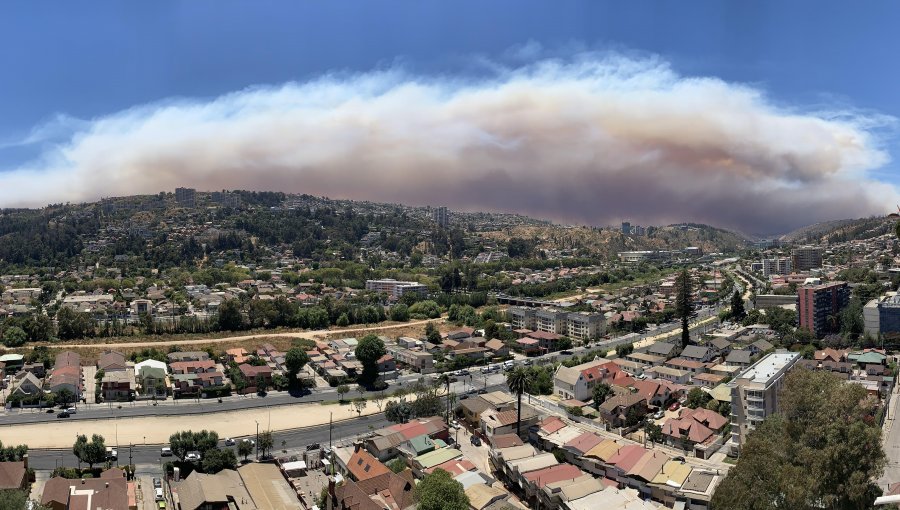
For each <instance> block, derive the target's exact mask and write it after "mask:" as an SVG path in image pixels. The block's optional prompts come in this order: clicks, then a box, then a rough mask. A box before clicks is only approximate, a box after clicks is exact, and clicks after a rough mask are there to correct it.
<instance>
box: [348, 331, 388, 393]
mask: <svg viewBox="0 0 900 510" xmlns="http://www.w3.org/2000/svg"><path fill="white" fill-rule="evenodd" d="M355 352H356V359H357V360H359V362H360V363H362V366H363V370H362V374H361V375H360V379H359V383H360V384H363V385H366V386H371V385H372V384H374V383H375V380H376V379H378V360H379V359H381V357H382V356H384V355H385V354H387V349H385V347H384V342H383V341H382V340H381V339H380V338H378V337H377V336H376V335H373V334H368V335H366V336H364V337H363V338H362V340H360V341H359V344H358V345H357V346H356V351H355Z"/></svg>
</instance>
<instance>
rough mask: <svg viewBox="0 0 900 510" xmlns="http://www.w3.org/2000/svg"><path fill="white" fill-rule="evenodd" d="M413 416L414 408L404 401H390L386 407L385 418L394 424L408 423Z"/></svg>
mask: <svg viewBox="0 0 900 510" xmlns="http://www.w3.org/2000/svg"><path fill="white" fill-rule="evenodd" d="M412 414H413V410H412V406H411V405H409V402H407V401H406V400H404V399H401V400H390V401H388V403H387V405H385V406H384V417H385V418H387V420H388V421H392V422H394V423H406V422H407V421H409V419H410V418H412Z"/></svg>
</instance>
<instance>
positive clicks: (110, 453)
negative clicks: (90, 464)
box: [106, 446, 119, 460]
mask: <svg viewBox="0 0 900 510" xmlns="http://www.w3.org/2000/svg"><path fill="white" fill-rule="evenodd" d="M118 458H119V452H118V451H117V450H116V449H115V448H112V447H109V446H107V447H106V460H116V459H118Z"/></svg>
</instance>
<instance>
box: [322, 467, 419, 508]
mask: <svg viewBox="0 0 900 510" xmlns="http://www.w3.org/2000/svg"><path fill="white" fill-rule="evenodd" d="M414 488H415V482H414V478H413V475H412V472H411V471H409V470H405V471H402V472H401V473H399V474H396V473H392V472H391V471H390V470H388V472H387V473H385V474H383V475H381V476H377V477H375V478H371V479H369V480H366V481H364V482H356V481H353V480H345V482H344V483H343V484H341V485H336V484H334V483H330V484H329V485H328V492H327V494H328V498H329V500H330V501H329V502H328V503H326V506H327V507H328V508H332V509H333V510H385V509H388V510H412V509H414V508H415V506H416V505H415V495H414Z"/></svg>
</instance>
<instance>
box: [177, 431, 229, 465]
mask: <svg viewBox="0 0 900 510" xmlns="http://www.w3.org/2000/svg"><path fill="white" fill-rule="evenodd" d="M218 444H219V434H217V433H216V432H213V431H208V430H201V431H200V432H193V431H190V430H184V431H181V432H176V433H174V434H172V435H171V436H169V446H170V447H171V448H172V455H175V456H176V457H178V458H179V459H181V460H184V458H185V457H186V456H187V454H188V452H192V451H198V452H200V453H201V454H204V453H206V452H207V451H209V450H212V449H213V448H215V447H216V445H218Z"/></svg>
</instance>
